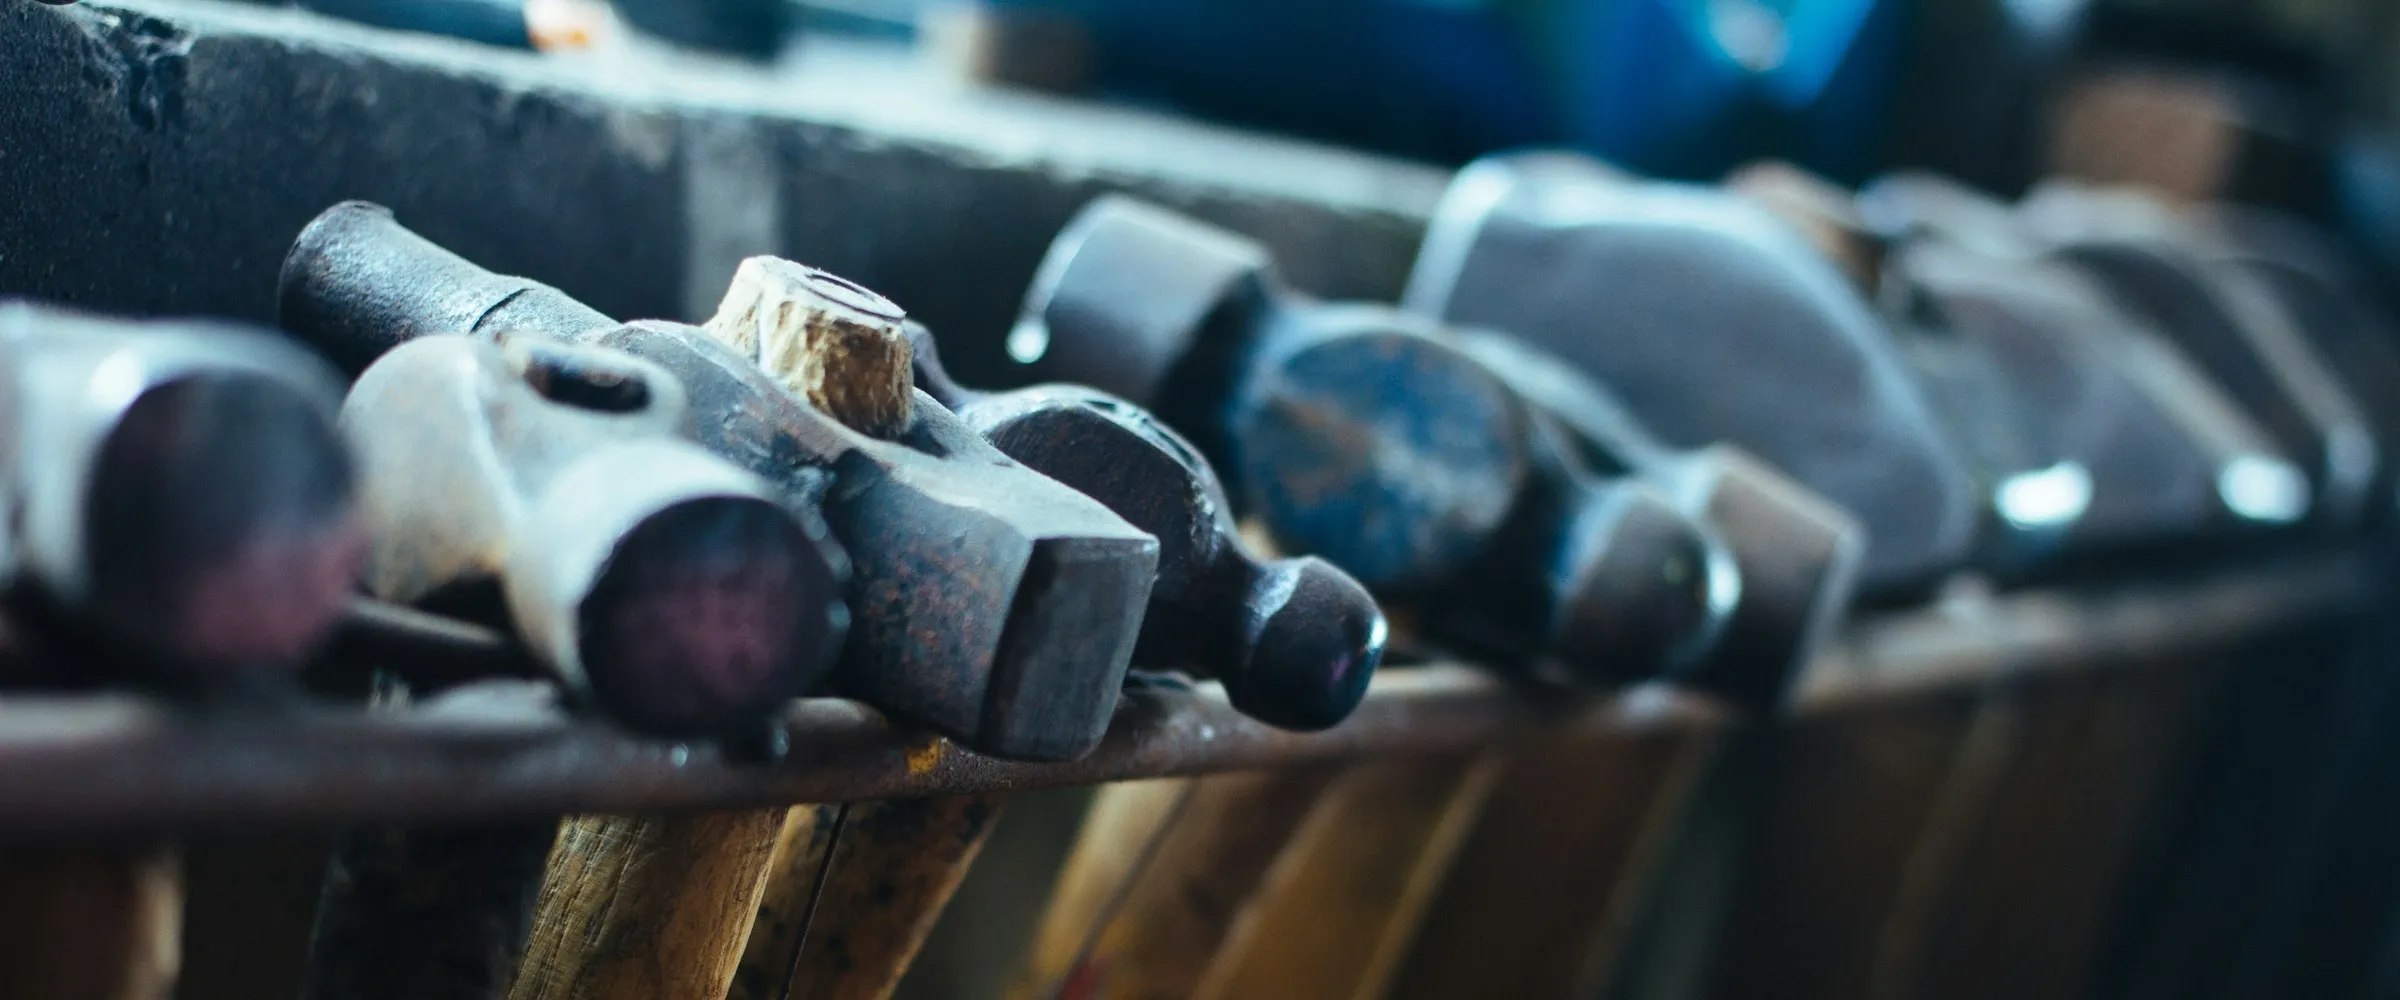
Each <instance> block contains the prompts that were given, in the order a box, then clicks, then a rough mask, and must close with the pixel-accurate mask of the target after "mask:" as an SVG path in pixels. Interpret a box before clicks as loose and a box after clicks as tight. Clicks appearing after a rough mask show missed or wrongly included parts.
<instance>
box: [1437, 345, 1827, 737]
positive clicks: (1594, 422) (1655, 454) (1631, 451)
mask: <svg viewBox="0 0 2400 1000" xmlns="http://www.w3.org/2000/svg"><path fill="white" fill-rule="evenodd" d="M1455 335H1456V337H1457V339H1458V344H1459V347H1460V349H1462V350H1464V351H1466V352H1467V353H1468V354H1469V355H1471V356H1473V357H1474V358H1475V360H1476V361H1478V362H1480V363H1482V364H1483V366H1484V367H1485V368H1486V369H1488V370H1489V371H1491V372H1492V373H1493V374H1495V375H1497V376H1499V377H1500V378H1502V379H1504V380H1506V381H1507V383H1508V385H1509V387H1510V388H1511V389H1513V390H1515V391H1516V392H1518V393H1519V394H1521V395H1522V396H1524V397H1525V399H1526V401H1527V402H1528V403H1530V404H1532V405H1533V406H1534V407H1535V408H1536V409H1538V410H1540V411H1541V412H1542V413H1543V414H1544V415H1545V416H1547V417H1548V418H1549V419H1551V420H1554V421H1556V422H1557V425H1558V427H1559V428H1560V429H1561V430H1562V431H1563V432H1565V433H1566V434H1567V435H1568V437H1569V438H1570V440H1571V443H1572V447H1573V448H1574V450H1575V452H1576V455H1577V456H1578V457H1579V458H1580V459H1581V460H1582V461H1584V462H1585V463H1587V464H1589V465H1591V466H1592V467H1593V468H1594V469H1595V470H1597V471H1600V472H1604V473H1626V474H1632V475H1636V476H1639V477H1641V478H1642V479H1643V480H1645V481H1647V482H1648V483H1650V484H1651V485H1652V486H1653V487H1654V489H1655V490H1656V495H1658V496H1660V497H1662V498H1663V499H1664V500H1665V501H1666V502H1667V503H1668V504H1670V505H1671V506H1672V507H1673V509H1675V510H1677V511H1679V512H1681V513H1682V514H1683V515H1684V516H1686V517H1689V518H1691V519H1693V520H1695V521H1697V522H1698V523H1699V524H1701V525H1702V526H1703V527H1704V528H1705V529H1706V530H1707V532H1708V537H1709V538H1710V539H1711V541H1712V543H1713V544H1712V548H1713V550H1714V551H1712V552H1711V553H1709V556H1708V560H1707V562H1706V563H1705V565H1707V566H1708V567H1709V569H1710V571H1711V572H1710V576H1711V586H1712V587H1714V588H1717V589H1720V590H1723V589H1731V590H1732V593H1731V594H1730V595H1728V596H1727V597H1725V598H1722V599H1727V600H1730V601H1731V603H1732V609H1731V612H1730V614H1729V616H1728V618H1727V619H1726V620H1725V622H1724V623H1723V624H1722V626H1721V634H1720V635H1719V636H1718V638H1717V641H1716V642H1715V643H1714V644H1713V646H1711V647H1710V648H1709V649H1707V650H1705V651H1704V655H1702V656H1700V657H1698V658H1697V659H1695V660H1692V661H1690V662H1687V663H1686V664H1684V666H1683V667H1682V669H1680V670H1678V671H1677V672H1676V673H1675V674H1674V676H1675V678H1676V679H1677V680H1678V681H1680V682H1682V683H1685V684H1689V685H1691V686H1692V687H1694V688H1697V689H1699V690H1703V691H1707V692H1710V693H1712V694H1716V695H1719V696H1721V697H1725V698H1728V699H1731V700H1733V701H1735V702H1737V703H1740V704H1744V705H1749V706H1754V707H1758V708H1762V709H1764V708H1772V707H1774V706H1775V705H1777V704H1779V703H1780V701H1781V699H1782V697H1783V693H1784V691H1785V689H1786V687H1787V685H1788V682H1789V681H1790V679H1791V678H1792V677H1793V676H1795V675H1796V673H1797V671H1798V670H1799V668H1800V667H1801V666H1802V665H1804V664H1806V663H1807V662H1808V659H1809V658H1810V657H1811V656H1814V655H1815V654H1816V651H1817V649H1818V648H1819V647H1820V646H1821V645H1822V644H1823V642H1824V640H1825V639H1826V638H1827V636H1828V635H1829V634H1830V633H1831V631H1832V626H1833V624H1834V622H1836V621H1837V620H1839V618H1840V617H1841V615H1842V613H1843V612H1844V611H1846V610H1847V609H1848V608H1849V606H1850V598H1851V596H1852V593H1853V591H1854V590H1855V588H1856V585H1857V574H1858V564H1859V560H1860V556H1861V555H1862V554H1863V553H1864V551H1865V549H1866V531H1865V529H1864V528H1862V527H1861V526H1860V525H1859V524H1858V522H1857V520H1856V519H1854V518H1852V517H1851V516H1850V515H1849V514H1848V513H1846V512H1844V511H1843V510H1842V509H1841V508H1840V507H1838V506H1835V505H1834V504H1833V502H1832V501H1829V500H1826V499H1825V498H1823V497H1821V496H1818V495H1817V494H1816V493H1814V492H1812V491H1810V490H1809V489H1808V488H1807V487H1804V486H1802V485H1800V484H1799V483H1796V482H1793V481H1792V480H1791V479H1790V478H1789V477H1786V476H1785V475H1783V474H1782V473H1780V472H1778V471H1776V470H1775V469H1774V467H1772V466H1769V465H1768V464H1766V463H1765V462H1761V461H1759V460H1758V459H1757V458H1755V457H1753V456H1751V455H1750V454H1749V453H1747V452H1744V451H1742V450H1740V449H1738V448H1734V447H1731V446H1728V445H1711V446H1708V447H1706V448H1702V449H1699V450H1696V451H1688V452H1686V451H1675V450H1673V449H1670V448H1668V447H1666V446H1665V445H1663V444H1661V443H1660V442H1659V441H1657V440H1656V439H1655V438H1653V437H1651V436H1650V433H1649V431H1648V429H1647V428H1645V427H1643V426H1642V425H1641V423H1640V421H1638V420H1635V419H1634V418H1633V415H1632V414H1631V413H1628V412H1626V410H1625V409H1624V407H1623V405H1622V404H1620V403H1618V402H1617V400H1616V398H1615V396H1614V395H1613V394H1611V393H1610V392H1609V391H1608V390H1607V389H1606V388H1605V387H1603V386H1601V385H1599V384H1598V383H1597V382H1594V381H1593V380H1592V379H1591V378H1590V377H1589V376H1586V375H1584V374H1582V373H1581V372H1578V371H1576V370H1575V369H1574V367H1573V366H1571V365H1568V364H1566V363H1564V362H1562V361H1559V360H1558V359H1557V358H1555V357H1552V356H1550V355H1549V354H1547V353H1546V352H1544V351H1542V350H1541V349H1539V348H1536V347H1533V346H1531V345H1528V344H1526V343H1524V342H1522V341H1520V340H1517V339H1516V338H1513V337H1510V336H1508V335H1506V334H1502V333H1499V332H1497V331H1492V330H1481V329H1464V330H1459V331H1457V332H1456V334H1455ZM1719 559H1729V560H1730V561H1731V563H1732V567H1733V571H1732V572H1731V573H1727V572H1725V571H1724V570H1722V569H1720V568H1718V566H1717V561H1718V560H1719ZM1726 581H1730V583H1729V582H1726Z"/></svg>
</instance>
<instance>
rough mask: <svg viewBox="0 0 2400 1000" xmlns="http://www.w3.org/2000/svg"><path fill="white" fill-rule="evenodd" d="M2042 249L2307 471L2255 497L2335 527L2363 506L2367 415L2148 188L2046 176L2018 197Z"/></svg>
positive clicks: (2275, 303) (2218, 253)
mask: <svg viewBox="0 0 2400 1000" xmlns="http://www.w3.org/2000/svg"><path fill="white" fill-rule="evenodd" d="M2017 216H2018V219H2019V220H2020V225H2021V226H2022V228H2023V230H2024V231H2025V232H2026V233H2028V234H2029V235H2030V236H2031V237H2032V238H2033V239H2034V240H2036V241H2038V242H2039V243H2040V244H2041V245H2042V246H2043V247H2044V248H2045V250H2046V251H2047V253H2048V254H2050V255H2051V256H2053V257H2055V258H2056V259H2058V260H2061V261H2063V262H2065V263H2067V264H2069V265H2070V266H2072V267H2074V268H2076V269H2077V270H2079V271H2080V272H2082V273H2084V274H2087V275H2090V276H2091V277H2092V278H2093V279H2094V280H2095V281H2097V282H2099V283H2100V284H2101V285H2102V286H2103V287H2104V288H2106V289H2107V290H2108V292H2109V294H2110V295H2111V296H2112V297H2113V298H2114V299H2115V300H2117V301H2118V302H2120V303H2121V304H2123V306H2124V307H2125V308H2126V309H2127V310H2128V311H2130V312H2132V313H2133V314H2135V315H2138V316H2140V317H2142V318H2143V319H2144V320H2146V321H2148V322H2150V323H2152V324H2153V325H2155V326H2156V327H2157V328H2158V329H2159V330H2160V331H2161V332H2163V333H2165V334H2166V335H2167V336H2168V337H2169V338H2171V339H2172V340H2174V342H2175V343H2176V345H2177V346H2179V347H2181V348H2182V349H2183V350H2184V351H2185V352H2186V353H2187V354H2189V355H2190V356H2191V358H2192V360H2194V361H2195V362H2197V363H2198V364H2199V365H2200V367H2201V368H2202V369H2203V370H2205V371H2207V372H2208V373H2209V375H2211V376H2212V377H2214V378H2215V379H2216V380H2217V382H2218V384H2220V385H2222V386H2224V387H2225V389H2226V390H2227V391H2228V392H2230V393H2232V394H2233V397H2234V398H2235V399H2236V400H2238V401H2240V403H2241V404H2242V407H2243V409H2244V410H2245V411H2247V412H2248V413H2250V414H2251V415H2252V416H2253V417H2255V418H2256V419H2257V420H2258V421H2259V423H2260V424H2261V425H2263V426H2264V427H2265V428H2266V430H2267V433H2268V434H2269V435H2270V436H2271V437H2272V439H2273V440H2274V441H2275V443H2276V444H2277V445H2278V446H2279V447H2280V448H2281V449H2282V450H2283V452H2284V453H2285V454H2287V455H2289V456H2290V457H2291V458H2292V459H2293V460H2294V461H2295V462H2296V463H2297V464H2298V465H2299V467H2300V468H2301V470H2302V471H2303V472H2305V473H2306V476H2307V481H2306V487H2307V488H2306V489H2305V490H2297V489H2291V488H2282V489H2268V488H2266V486H2264V485H2263V484H2262V485H2261V486H2260V487H2259V488H2258V489H2256V490H2255V491H2254V492H2256V493H2258V494H2259V496H2258V497H2257V501H2258V505H2261V506H2278V507H2285V508H2293V509H2295V510H2297V511H2300V512H2303V513H2304V514H2305V516H2306V518H2307V519H2308V521H2309V522H2311V523H2312V524H2316V525H2320V526H2325V527H2331V528H2340V527H2345V526H2351V525H2355V524H2356V523H2358V521H2359V520H2360V519H2361V518H2362V517H2363V516H2364V509H2365V506H2366V504H2367V503H2368V491H2369V490H2370V489H2371V488H2372V486H2373V484H2374V482H2375V480H2376V478H2377V471H2376V465H2377V458H2378V448H2379V447H2380V445H2379V444H2378V442H2377V440H2376V434H2375V431H2374V428H2373V425H2372V424H2371V423H2370V422H2369V421H2368V419H2367V417H2366V415H2365V414H2364V413H2363V412H2361V410H2360V408H2359V406H2358V403H2357V402H2356V401H2354V400H2353V399H2352V398H2351V397H2350V392H2349V388H2348V387H2347V386H2345V385H2344V384H2343V383H2342V381H2341V380H2340V379H2339V378H2338V377H2337V376H2335V375H2334V373H2333V372H2332V370H2331V369H2330V368H2329V367H2328V366H2327V365H2326V363H2325V359H2324V358H2323V357H2322V356H2321V355H2319V354H2318V353H2317V349H2316V347H2315V346H2314V345H2312V344H2310V343H2309V342H2308V338H2307V335H2306V334H2305V332H2304V331H2303V330H2302V329H2301V326H2300V324H2299V323H2298V322H2297V321H2296V319H2295V318H2294V316H2293V315H2292V314H2291V313H2290V312H2289V311H2288V309H2289V307H2288V305H2287V303H2285V302H2283V301H2280V300H2279V299H2278V298H2277V296H2276V294H2275V291H2274V289H2273V288H2272V287H2271V286H2270V285H2268V284H2267V282H2266V280H2265V278H2264V277H2263V276H2262V275H2260V274H2259V273H2258V272H2256V271H2255V270H2253V269H2250V268H2246V267H2243V266H2241V265H2240V264H2239V263H2238V262H2237V261H2236V260H2234V259H2233V258H2234V256H2235V255H2234V254H2233V253H2232V252H2231V251H2230V248H2228V247H2226V246H2224V245H2223V244H2222V243H2220V242H2219V240H2218V239H2217V238H2216V237H2215V236H2214V235H2213V234H2211V233H2209V232H2208V231H2207V230H2206V229H2204V228H2203V227H2201V226H2198V225H2196V224H2194V223H2192V222H2191V221H2190V220H2189V219H2187V218H2185V217H2183V216H2181V215H2178V214H2177V213H2175V212H2174V211H2173V210H2172V209H2171V208H2169V207H2168V206H2167V205H2166V204H2164V203H2162V202H2160V201H2158V200H2157V199H2155V198H2152V197H2149V196H2146V195H2143V194H2141V193H2139V192H2135V191H2130V190H2103V189H2097V188H2090V187H2083V186H2079V185H2075V184H2070V183H2066V182H2060V181H2053V182H2050V183H2047V184H2044V185H2043V186H2041V187H2040V188H2037V189H2036V190H2035V191H2034V192H2033V193H2032V194H2030V195H2028V196H2026V199H2025V200H2024V201H2023V202H2022V203H2020V204H2019V205H2018V207H2017Z"/></svg>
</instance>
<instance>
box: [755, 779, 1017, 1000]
mask: <svg viewBox="0 0 2400 1000" xmlns="http://www.w3.org/2000/svg"><path fill="white" fill-rule="evenodd" d="M1007 799H1008V796H1007V795H1005V794H1001V793H991V794H984V795H961V796H951V797H945V798H933V799H900V800H893V801H886V802H858V803H853V804H851V805H850V807H849V812H848V815H847V816H846V817H845V818H844V819H843V821H842V823H841V826H840V834H839V835H838V836H837V837H836V838H835V840H834V843H833V846H832V858H831V861H830V862H829V863H828V866H827V867H826V869H825V879H824V884H823V890H822V892H820V893H818V895H817V899H816V904H815V914H814V917H813V919H810V920H809V921H808V922H807V927H806V929H805V931H804V932H803V935H802V937H801V939H800V940H799V941H797V942H794V943H796V944H797V945H798V947H799V955H798V958H797V960H796V961H795V962H794V963H793V966H792V976H791V978H790V980H789V984H788V988H787V989H786V990H785V991H784V992H783V993H782V994H781V995H780V997H778V1000H782V998H792V1000H884V998H887V997H889V996H891V995H892V992H893V991H894V990H895V989H897V988H898V987H899V985H900V980H901V977H902V976H903V975H904V974H906V973H907V972H908V966H909V963H910V962H912V961H914V960H915V959H916V956H917V950H918V949H919V948H921V947H923V946H924V944H925V938H926V936H927V935H929V934H931V933H933V926H934V923H935V922H936V921H938V920H939V919H940V918H941V915H942V908H943V907H945V906H947V905H948V904H949V902H950V897H951V895H952V894H953V893H955V892H957V891H958V884H959V882H960V881H961V880H963V879H965V878H966V875H967V869H968V868H969V867H970V866H972V865H973V864H974V863H975V857H976V855H977V854H978V853H980V852H981V851H982V850H983V844H984V841H986V840H988V839H989V838H990V837H991V834H992V828H993V827H994V826H995V825H997V823H998V821H999V817H1000V810H1001V807H1002V806H1003V805H1004V804H1005V803H1006V802H1007ZM804 867H805V866H804V865H800V864H779V865H777V866H776V873H777V877H786V876H798V875H799V874H800V873H801V870H802V869H803V868H804ZM810 879H811V881H813V880H814V876H813V875H812V876H810ZM778 892H779V895H782V896H784V897H785V898H789V897H790V896H791V895H792V892H791V890H789V889H783V890H779V891H778ZM772 950H779V951H783V952H784V953H786V954H788V953H790V952H789V949H788V947H787V948H777V949H772Z"/></svg>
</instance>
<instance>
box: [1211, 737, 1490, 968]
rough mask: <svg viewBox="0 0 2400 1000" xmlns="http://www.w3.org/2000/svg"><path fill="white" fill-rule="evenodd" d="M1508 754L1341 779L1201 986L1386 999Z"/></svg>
mask: <svg viewBox="0 0 2400 1000" xmlns="http://www.w3.org/2000/svg"><path fill="white" fill-rule="evenodd" d="M1504 759H1505V758H1504V755H1503V753H1501V752H1500V751H1488V752H1485V753H1482V754H1477V755H1472V756H1465V757H1448V758H1436V759H1433V760H1425V761H1398V762H1394V763H1389V764H1368V765H1362V766H1359V767H1355V768H1351V769H1350V770H1348V771H1345V772H1343V773H1342V775H1341V776H1340V777H1338V778H1335V779H1334V781H1333V785H1332V786H1331V787H1329V788H1327V789H1326V790H1325V793H1324V795H1322V796H1321V797H1319V798H1318V800H1317V803H1316V805H1315V806H1314V807H1312V808H1311V809H1310V810H1309V813H1308V817H1307V818H1306V819H1304V820H1302V821H1301V824H1300V828H1299V830H1298V831H1296V832H1294V833H1293V835H1292V842H1291V843H1290V844H1288V845H1286V846H1285V847H1284V849H1283V852H1282V854H1281V856H1279V857H1277V858H1276V860H1275V864H1274V866H1273V867H1272V868H1270V869H1269V870H1268V872H1267V878H1266V884H1265V885H1264V886H1262V887H1260V889H1259V892H1258V896H1257V898H1255V899H1253V900H1252V901H1251V902H1250V905H1249V907H1248V908H1247V912H1246V913H1244V914H1243V915H1242V916H1241V917H1240V918H1239V919H1238V920H1237V921H1236V922H1235V924H1234V930H1233V933H1232V936H1231V938H1230V939H1229V940H1228V941H1227V942H1226V943H1225V946H1224V948H1223V949H1222V950H1220V951H1219V952H1218V953H1217V956H1216V958H1215V959H1214V960H1213V961H1211V962H1210V963H1209V967H1208V971H1207V972H1206V974H1204V975H1203V976H1201V978H1200V982H1199V983H1198V984H1197V985H1198V988H1197V990H1196V991H1195V992H1194V994H1193V995H1194V996H1196V997H1200V998H1203V1000H1273V998H1290V1000H1343V998H1368V997H1380V996H1382V995H1383V993H1384V988H1385V986H1386V984H1388V983H1389V982H1390V980H1391V977H1392V975H1393V974H1394V972H1396V971H1397V967H1398V965H1399V961H1400V958H1401V956H1402V955H1403V954H1405V952H1406V950H1407V948H1408V945H1409V943H1410V942H1411V941H1413V940H1415V938H1416V931H1417V925H1418V923H1419V922H1420V921H1421V920H1422V919H1423V917H1424V914H1425V908H1426V906H1427V905H1428V904H1430V903H1431V902H1432V900H1433V895H1434V892H1435V890H1437V889H1438V888H1439V887H1440V885H1441V881H1442V876H1443V875H1444V874H1445V873H1447V872H1448V871H1449V870H1450V864H1451V861H1452V859H1454V858H1455V857H1456V856H1457V854H1458V848H1459V846H1460V845H1461V844H1462V843H1464V842H1465V840H1466V835H1467V831H1469V830H1471V829H1473V828H1474V825H1475V820H1476V818H1477V817H1479V816H1480V815H1482V813H1483V806H1484V802H1485V800H1486V799H1487V798H1488V797H1489V796H1490V794H1491V791H1492V788H1493V786H1494V785H1495V783H1496V782H1497V780H1498V778H1499V776H1500V773H1501V770H1502V765H1503V762H1504Z"/></svg>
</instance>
